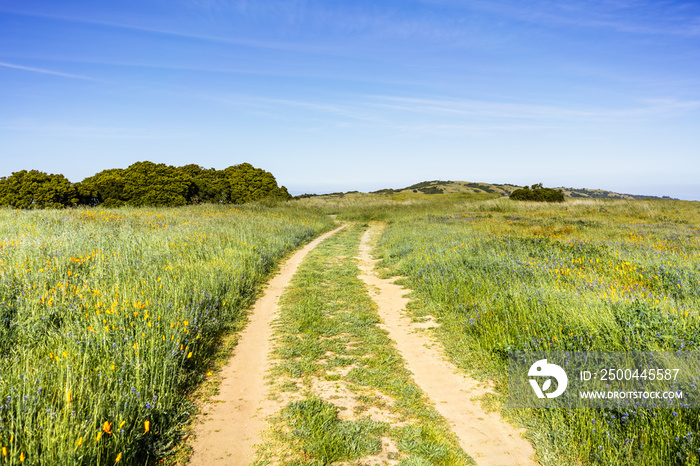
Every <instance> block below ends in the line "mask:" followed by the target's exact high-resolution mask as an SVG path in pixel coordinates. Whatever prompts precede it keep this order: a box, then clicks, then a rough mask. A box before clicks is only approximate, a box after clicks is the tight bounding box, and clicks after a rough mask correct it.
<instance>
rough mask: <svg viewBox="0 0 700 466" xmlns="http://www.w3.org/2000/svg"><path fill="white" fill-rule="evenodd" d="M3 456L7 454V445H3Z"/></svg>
mask: <svg viewBox="0 0 700 466" xmlns="http://www.w3.org/2000/svg"><path fill="white" fill-rule="evenodd" d="M2 456H7V447H2Z"/></svg>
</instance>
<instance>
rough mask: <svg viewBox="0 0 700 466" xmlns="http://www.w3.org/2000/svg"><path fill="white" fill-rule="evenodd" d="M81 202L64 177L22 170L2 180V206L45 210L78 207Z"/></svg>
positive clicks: (0, 189) (0, 200)
mask: <svg viewBox="0 0 700 466" xmlns="http://www.w3.org/2000/svg"><path fill="white" fill-rule="evenodd" d="M79 201H80V200H79V199H78V193H77V190H76V189H75V187H73V185H71V182H70V181H69V180H68V179H67V178H66V177H65V176H63V175H53V174H51V175H47V174H46V173H44V172H40V171H38V170H30V171H27V170H21V171H18V172H14V173H13V174H12V175H11V176H9V177H2V178H0V205H4V206H10V207H14V208H17V209H43V208H56V207H65V206H69V205H76V204H78V203H79Z"/></svg>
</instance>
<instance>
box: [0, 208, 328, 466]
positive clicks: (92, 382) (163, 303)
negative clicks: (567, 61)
mask: <svg viewBox="0 0 700 466" xmlns="http://www.w3.org/2000/svg"><path fill="white" fill-rule="evenodd" d="M329 224H330V222H329V220H328V219H327V218H323V217H321V216H320V215H315V214H310V213H308V211H306V210H302V209H298V208H295V207H293V206H280V207H277V208H265V207H262V206H247V207H245V208H241V209H234V208H225V207H215V206H201V207H189V208H179V209H156V210H152V211H142V210H135V209H120V210H105V211H96V210H81V209H76V210H61V211H35V212H26V211H25V212H21V211H12V210H1V211H0V461H2V460H4V461H5V462H6V463H8V464H15V463H19V462H24V463H25V464H91V465H97V464H113V463H115V461H120V462H122V463H127V464H145V463H148V462H152V461H154V460H156V459H158V458H162V457H164V456H165V455H167V454H168V453H169V452H170V451H171V449H172V447H173V446H174V445H175V444H177V442H178V441H179V440H180V437H181V428H182V427H183V425H184V423H185V422H186V421H187V419H188V416H189V415H190V414H191V413H192V409H191V404H190V403H189V402H188V399H187V393H188V390H190V389H191V387H192V386H193V385H194V384H196V383H197V382H199V381H200V380H201V379H202V377H203V373H204V371H205V368H206V367H207V364H209V362H210V358H211V356H212V353H213V351H214V349H215V347H216V344H217V342H218V339H219V338H220V337H221V335H222V333H223V332H226V331H230V330H231V329H234V328H236V326H237V325H239V324H240V322H241V320H242V319H243V318H244V309H245V307H246V306H247V305H248V304H249V303H250V302H251V300H252V299H253V298H254V296H255V294H256V291H257V289H258V287H259V285H260V284H261V283H262V282H263V281H264V280H265V279H266V277H267V275H268V274H269V273H270V272H271V271H272V270H273V268H274V267H275V265H276V263H277V262H278V261H279V259H280V258H281V257H282V256H283V255H284V254H285V253H287V252H288V251H290V250H292V249H295V248H297V247H298V246H299V245H300V244H302V243H304V242H306V241H307V240H309V239H310V238H312V237H314V236H316V235H317V234H318V233H319V232H320V231H322V230H324V229H327V228H328V227H329V226H330V225H329Z"/></svg>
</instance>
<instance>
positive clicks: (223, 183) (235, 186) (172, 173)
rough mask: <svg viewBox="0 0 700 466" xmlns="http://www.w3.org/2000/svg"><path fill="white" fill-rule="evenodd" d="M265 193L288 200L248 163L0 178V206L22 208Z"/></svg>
mask: <svg viewBox="0 0 700 466" xmlns="http://www.w3.org/2000/svg"><path fill="white" fill-rule="evenodd" d="M265 198H276V199H283V200H287V199H291V196H290V195H289V193H288V192H287V188H285V187H284V186H281V187H280V186H278V185H277V181H276V180H275V177H274V176H272V174H271V173H269V172H266V171H265V170H261V169H259V168H255V167H253V166H252V165H250V164H249V163H243V164H240V165H234V166H231V167H228V168H226V169H224V170H216V169H214V168H202V167H200V166H199V165H195V164H189V165H185V166H183V167H174V166H171V165H166V164H164V163H159V164H156V163H153V162H136V163H134V164H132V165H130V166H129V167H127V168H125V169H121V168H112V169H108V170H103V171H101V172H99V173H97V174H95V175H93V176H91V177H88V178H85V179H84V180H83V181H81V182H80V183H75V184H71V183H70V181H69V180H67V179H66V178H65V177H64V176H63V175H47V174H46V173H43V172H39V171H36V170H32V171H29V172H28V171H26V170H22V171H20V172H16V173H13V174H12V176H10V177H7V178H0V206H12V207H16V208H23V209H33V208H45V207H66V206H74V205H89V206H97V205H102V206H104V207H119V206H123V205H131V206H137V207H140V206H181V205H185V204H197V203H201V202H211V203H227V204H228V203H232V204H242V203H245V202H252V201H258V200H261V199H265Z"/></svg>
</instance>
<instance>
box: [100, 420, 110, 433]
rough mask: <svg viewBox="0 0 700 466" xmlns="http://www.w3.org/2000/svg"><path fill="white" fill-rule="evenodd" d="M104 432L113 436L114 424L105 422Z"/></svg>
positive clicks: (103, 425)
mask: <svg viewBox="0 0 700 466" xmlns="http://www.w3.org/2000/svg"><path fill="white" fill-rule="evenodd" d="M102 430H104V431H105V432H107V433H108V434H111V433H112V423H111V422H109V421H105V422H104V424H102Z"/></svg>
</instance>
